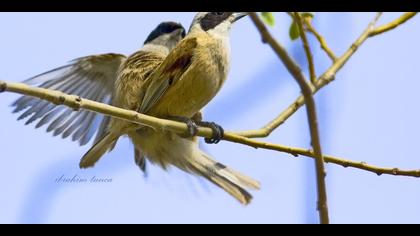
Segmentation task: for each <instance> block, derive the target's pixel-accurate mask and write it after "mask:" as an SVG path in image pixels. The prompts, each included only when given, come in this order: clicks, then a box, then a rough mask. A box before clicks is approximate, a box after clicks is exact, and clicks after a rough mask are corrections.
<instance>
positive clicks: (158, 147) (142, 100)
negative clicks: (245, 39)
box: [80, 12, 260, 205]
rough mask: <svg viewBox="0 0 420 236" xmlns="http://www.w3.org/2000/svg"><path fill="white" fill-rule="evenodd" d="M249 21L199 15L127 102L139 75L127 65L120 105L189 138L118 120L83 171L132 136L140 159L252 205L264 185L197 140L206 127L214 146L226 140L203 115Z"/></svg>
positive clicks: (83, 164)
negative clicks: (233, 37) (235, 33)
mask: <svg viewBox="0 0 420 236" xmlns="http://www.w3.org/2000/svg"><path fill="white" fill-rule="evenodd" d="M244 16H246V14H245V13H233V12H199V13H197V14H196V16H195V17H194V19H193V21H192V23H191V26H190V28H189V31H188V34H187V35H186V36H185V38H184V39H183V40H181V42H179V43H178V44H177V46H175V47H174V49H173V50H172V51H171V52H170V53H169V54H168V55H167V57H166V58H165V60H164V61H163V62H162V63H161V64H160V65H159V66H158V67H156V69H155V70H153V72H151V74H150V75H149V76H148V77H147V79H146V80H145V81H144V83H143V84H142V85H141V88H139V90H137V89H138V88H135V91H136V93H135V94H136V95H137V97H131V96H129V97H127V94H130V93H131V92H132V91H131V90H132V88H133V85H132V83H133V80H136V78H137V76H138V75H137V74H138V73H139V71H138V70H136V66H135V65H134V66H129V64H130V60H129V59H128V60H126V61H125V64H126V66H123V68H124V69H122V70H120V74H119V76H118V79H117V82H116V92H115V94H116V100H117V101H119V102H121V103H119V104H118V105H119V106H121V107H124V108H127V109H132V110H133V109H135V110H136V111H137V112H140V113H143V114H147V115H151V116H155V117H159V118H166V119H173V120H177V121H183V122H186V123H187V126H188V132H187V133H186V134H184V135H178V134H175V133H173V132H170V131H167V130H155V129H153V128H151V127H147V126H138V125H135V124H132V123H130V122H127V121H122V120H118V119H114V118H112V120H111V122H110V124H109V126H108V129H107V131H106V133H105V134H104V136H103V137H102V139H100V140H99V141H98V142H96V144H94V146H93V147H92V148H91V149H90V150H89V151H88V152H87V153H86V154H85V155H84V156H83V158H82V160H81V162H80V167H81V168H88V167H92V166H94V165H95V163H96V162H97V161H98V160H99V159H100V158H101V156H102V155H104V154H105V153H106V152H107V151H109V150H112V148H113V146H114V145H115V142H116V140H118V138H119V137H120V136H122V135H125V134H127V135H128V136H129V137H130V138H131V140H132V142H133V143H134V145H135V147H136V155H137V156H139V157H141V158H140V159H144V158H143V157H146V158H147V159H148V160H149V161H150V162H151V163H153V164H157V165H159V166H161V167H162V168H163V169H167V168H168V167H170V166H175V167H178V168H179V169H181V170H183V171H186V172H188V173H191V174H195V175H198V176H202V177H204V178H206V179H207V180H209V181H210V182H212V183H214V184H215V185H217V186H219V187H220V188H222V189H223V190H225V191H226V192H227V193H229V194H230V195H231V196H233V197H234V198H235V199H237V200H238V201H239V202H240V203H242V204H244V205H247V204H249V203H250V202H251V200H252V195H251V194H250V193H249V192H248V191H247V189H254V190H256V189H259V188H260V183H259V182H258V181H256V180H254V179H252V178H250V177H248V176H246V175H244V174H241V173H239V172H237V171H235V170H233V169H231V168H229V167H227V166H225V165H223V164H221V163H219V162H217V161H215V160H213V159H212V157H210V155H208V154H207V153H205V152H203V151H202V150H201V149H200V148H199V140H198V138H197V137H196V136H195V134H196V132H197V125H201V126H208V127H210V128H212V130H213V133H214V137H213V138H212V139H210V140H208V141H210V142H218V141H219V140H220V138H222V137H220V136H222V135H223V129H222V128H221V126H219V125H217V124H215V123H213V122H204V121H202V117H201V116H202V115H201V110H202V108H203V107H204V106H205V105H206V104H207V103H208V102H209V101H211V100H212V99H213V98H214V97H215V95H216V94H217V93H218V92H219V90H220V89H221V87H222V85H223V84H224V82H225V80H226V79H227V76H228V71H229V67H230V42H229V32H230V29H231V27H232V25H233V24H234V22H236V21H237V20H239V19H240V18H242V17H244ZM140 73H141V72H140ZM137 91H140V93H137ZM130 97H131V98H130Z"/></svg>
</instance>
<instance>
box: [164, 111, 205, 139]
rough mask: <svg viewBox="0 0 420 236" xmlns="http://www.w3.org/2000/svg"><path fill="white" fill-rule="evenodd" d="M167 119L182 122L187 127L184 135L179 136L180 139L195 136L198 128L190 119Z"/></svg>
mask: <svg viewBox="0 0 420 236" xmlns="http://www.w3.org/2000/svg"><path fill="white" fill-rule="evenodd" d="M169 119H171V120H174V121H179V122H183V123H185V124H186V125H187V127H188V129H187V132H186V133H185V134H179V136H180V137H181V138H191V137H194V136H195V135H197V133H198V126H197V124H196V123H195V122H194V121H193V120H192V119H190V118H188V117H182V116H169Z"/></svg>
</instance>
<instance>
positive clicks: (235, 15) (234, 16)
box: [232, 12, 248, 23]
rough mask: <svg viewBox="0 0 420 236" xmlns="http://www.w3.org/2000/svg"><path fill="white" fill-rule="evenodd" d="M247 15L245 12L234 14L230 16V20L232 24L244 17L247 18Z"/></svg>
mask: <svg viewBox="0 0 420 236" xmlns="http://www.w3.org/2000/svg"><path fill="white" fill-rule="evenodd" d="M247 15H248V13H247V12H235V13H233V14H232V16H233V18H232V23H233V22H235V21H237V20H239V19H241V18H242V17H244V16H247Z"/></svg>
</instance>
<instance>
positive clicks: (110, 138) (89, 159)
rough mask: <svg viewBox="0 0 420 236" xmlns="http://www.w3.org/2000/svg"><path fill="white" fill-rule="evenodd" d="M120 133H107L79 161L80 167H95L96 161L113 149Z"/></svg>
mask: <svg viewBox="0 0 420 236" xmlns="http://www.w3.org/2000/svg"><path fill="white" fill-rule="evenodd" d="M118 138H119V135H117V134H114V133H110V132H108V133H106V134H105V135H104V136H103V137H102V138H101V139H99V141H98V142H96V143H95V144H94V145H93V147H92V148H91V149H90V150H89V151H88V152H87V153H86V154H85V155H84V156H83V157H82V159H81V160H80V163H79V167H80V168H89V167H93V166H94V165H95V163H96V162H97V161H98V160H99V159H100V158H101V157H102V156H103V155H104V154H105V153H106V152H107V151H110V150H112V149H113V148H114V147H115V144H116V143H117V140H118Z"/></svg>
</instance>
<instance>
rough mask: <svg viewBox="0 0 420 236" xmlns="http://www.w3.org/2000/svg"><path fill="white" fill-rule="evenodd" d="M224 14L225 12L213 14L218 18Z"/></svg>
mask: <svg viewBox="0 0 420 236" xmlns="http://www.w3.org/2000/svg"><path fill="white" fill-rule="evenodd" d="M223 13H224V12H213V14H214V15H216V16H221V15H223Z"/></svg>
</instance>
